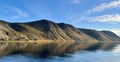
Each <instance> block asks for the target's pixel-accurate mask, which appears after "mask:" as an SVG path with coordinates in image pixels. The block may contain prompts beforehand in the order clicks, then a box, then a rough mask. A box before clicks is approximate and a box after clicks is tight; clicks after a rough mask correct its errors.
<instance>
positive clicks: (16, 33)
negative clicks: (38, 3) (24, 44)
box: [0, 19, 120, 41]
mask: <svg viewBox="0 0 120 62" xmlns="http://www.w3.org/2000/svg"><path fill="white" fill-rule="evenodd" d="M0 35H1V36H0V40H54V41H56V40H59V41H67V40H72V41H119V40H120V37H119V36H117V35H116V34H114V33H113V32H110V31H97V30H94V29H86V28H76V27H74V26H73V25H70V24H66V23H55V22H52V21H49V20H45V19H43V20H38V21H33V22H26V23H10V22H5V21H1V20H0Z"/></svg>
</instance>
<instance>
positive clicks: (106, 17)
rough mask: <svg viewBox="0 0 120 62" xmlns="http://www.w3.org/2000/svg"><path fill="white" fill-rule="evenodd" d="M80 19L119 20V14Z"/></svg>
mask: <svg viewBox="0 0 120 62" xmlns="http://www.w3.org/2000/svg"><path fill="white" fill-rule="evenodd" d="M82 20H88V21H97V22H120V14H114V15H101V16H95V17H88V18H82Z"/></svg>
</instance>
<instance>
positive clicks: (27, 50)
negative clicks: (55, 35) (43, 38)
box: [0, 41, 119, 57]
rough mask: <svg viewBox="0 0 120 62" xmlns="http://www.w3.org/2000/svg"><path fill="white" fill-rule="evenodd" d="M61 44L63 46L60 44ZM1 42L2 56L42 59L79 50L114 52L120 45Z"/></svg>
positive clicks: (0, 52)
mask: <svg viewBox="0 0 120 62" xmlns="http://www.w3.org/2000/svg"><path fill="white" fill-rule="evenodd" d="M60 43H61V44H60ZM60 43H58V42H49V43H36V42H31V43H28V42H21V43H20V42H0V55H1V56H3V55H9V54H21V53H22V54H33V55H38V56H41V57H46V56H52V55H57V56H63V55H64V54H65V53H74V52H76V51H78V50H89V51H95V50H112V49H113V48H114V47H115V46H116V45H118V44H119V43H117V42H114V43H110V42H106V43H102V42H101V43H94V44H93V43H92V44H91V43H88V42H77V43H76V42H75V43H74V42H71V43H69V42H67V41H66V42H60Z"/></svg>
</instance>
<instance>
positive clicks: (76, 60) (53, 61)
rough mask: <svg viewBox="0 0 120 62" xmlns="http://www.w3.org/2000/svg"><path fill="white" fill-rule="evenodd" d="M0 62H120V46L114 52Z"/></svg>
mask: <svg viewBox="0 0 120 62" xmlns="http://www.w3.org/2000/svg"><path fill="white" fill-rule="evenodd" d="M116 52H117V53H116ZM118 52H119V53H118ZM0 62H120V45H119V46H117V47H115V49H113V51H96V52H89V51H81V52H77V53H76V54H73V55H72V56H71V57H54V58H37V57H30V56H23V55H12V56H8V57H3V58H0Z"/></svg>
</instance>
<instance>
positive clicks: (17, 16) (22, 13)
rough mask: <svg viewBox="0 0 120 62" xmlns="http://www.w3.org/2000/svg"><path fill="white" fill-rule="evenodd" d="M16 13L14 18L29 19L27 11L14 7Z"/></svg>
mask: <svg viewBox="0 0 120 62" xmlns="http://www.w3.org/2000/svg"><path fill="white" fill-rule="evenodd" d="M12 9H13V10H14V11H15V12H16V14H17V15H16V16H13V18H20V17H28V13H27V12H25V11H22V10H20V9H19V8H16V7H13V8H12Z"/></svg>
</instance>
